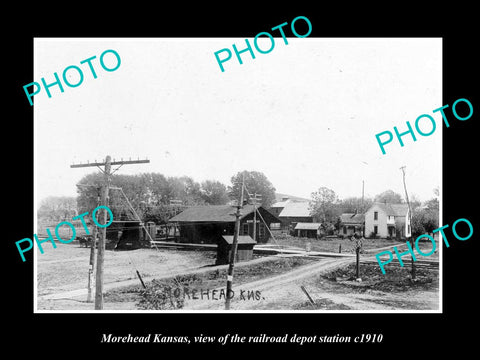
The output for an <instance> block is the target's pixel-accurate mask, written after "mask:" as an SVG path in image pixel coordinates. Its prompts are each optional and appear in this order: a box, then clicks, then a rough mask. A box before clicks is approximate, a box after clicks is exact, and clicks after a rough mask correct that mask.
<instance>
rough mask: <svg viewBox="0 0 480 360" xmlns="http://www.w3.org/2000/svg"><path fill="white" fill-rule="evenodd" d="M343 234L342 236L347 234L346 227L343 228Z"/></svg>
mask: <svg viewBox="0 0 480 360" xmlns="http://www.w3.org/2000/svg"><path fill="white" fill-rule="evenodd" d="M343 233H344V234H346V233H347V227H346V226H344V227H343Z"/></svg>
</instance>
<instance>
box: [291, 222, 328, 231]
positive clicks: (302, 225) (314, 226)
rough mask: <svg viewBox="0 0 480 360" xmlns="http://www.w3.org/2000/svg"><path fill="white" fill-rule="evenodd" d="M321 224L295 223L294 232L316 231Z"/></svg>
mask: <svg viewBox="0 0 480 360" xmlns="http://www.w3.org/2000/svg"><path fill="white" fill-rule="evenodd" d="M320 226H322V224H321V223H297V225H296V226H295V230H318V229H319V228H320Z"/></svg>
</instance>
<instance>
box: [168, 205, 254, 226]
mask: <svg viewBox="0 0 480 360" xmlns="http://www.w3.org/2000/svg"><path fill="white" fill-rule="evenodd" d="M236 208H237V207H236V206H231V205H207V206H192V207H189V208H187V209H185V210H184V211H182V212H181V213H180V214H177V215H176V216H174V217H173V218H171V219H170V220H169V221H171V222H192V223H195V222H234V221H235V212H236ZM252 212H253V205H245V206H244V207H243V208H242V209H241V214H242V216H241V217H240V218H243V217H245V216H246V215H248V214H250V213H252Z"/></svg>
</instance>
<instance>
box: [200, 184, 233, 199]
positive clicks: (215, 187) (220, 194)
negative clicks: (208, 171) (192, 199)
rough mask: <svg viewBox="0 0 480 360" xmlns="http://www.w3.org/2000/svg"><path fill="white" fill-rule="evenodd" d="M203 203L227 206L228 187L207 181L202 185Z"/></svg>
mask: <svg viewBox="0 0 480 360" xmlns="http://www.w3.org/2000/svg"><path fill="white" fill-rule="evenodd" d="M200 187H201V188H200V192H201V197H202V199H203V201H205V203H206V204H209V205H225V204H227V203H228V201H229V198H228V193H227V187H226V186H225V185H224V184H222V183H221V182H220V181H216V180H206V181H204V182H202V184H201V185H200Z"/></svg>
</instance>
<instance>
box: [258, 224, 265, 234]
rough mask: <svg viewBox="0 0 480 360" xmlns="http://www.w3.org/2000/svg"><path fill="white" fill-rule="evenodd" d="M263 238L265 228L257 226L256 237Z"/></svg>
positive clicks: (261, 225)
mask: <svg viewBox="0 0 480 360" xmlns="http://www.w3.org/2000/svg"><path fill="white" fill-rule="evenodd" d="M264 236H265V226H264V225H263V224H262V223H260V224H258V237H259V238H263V237H264Z"/></svg>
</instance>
